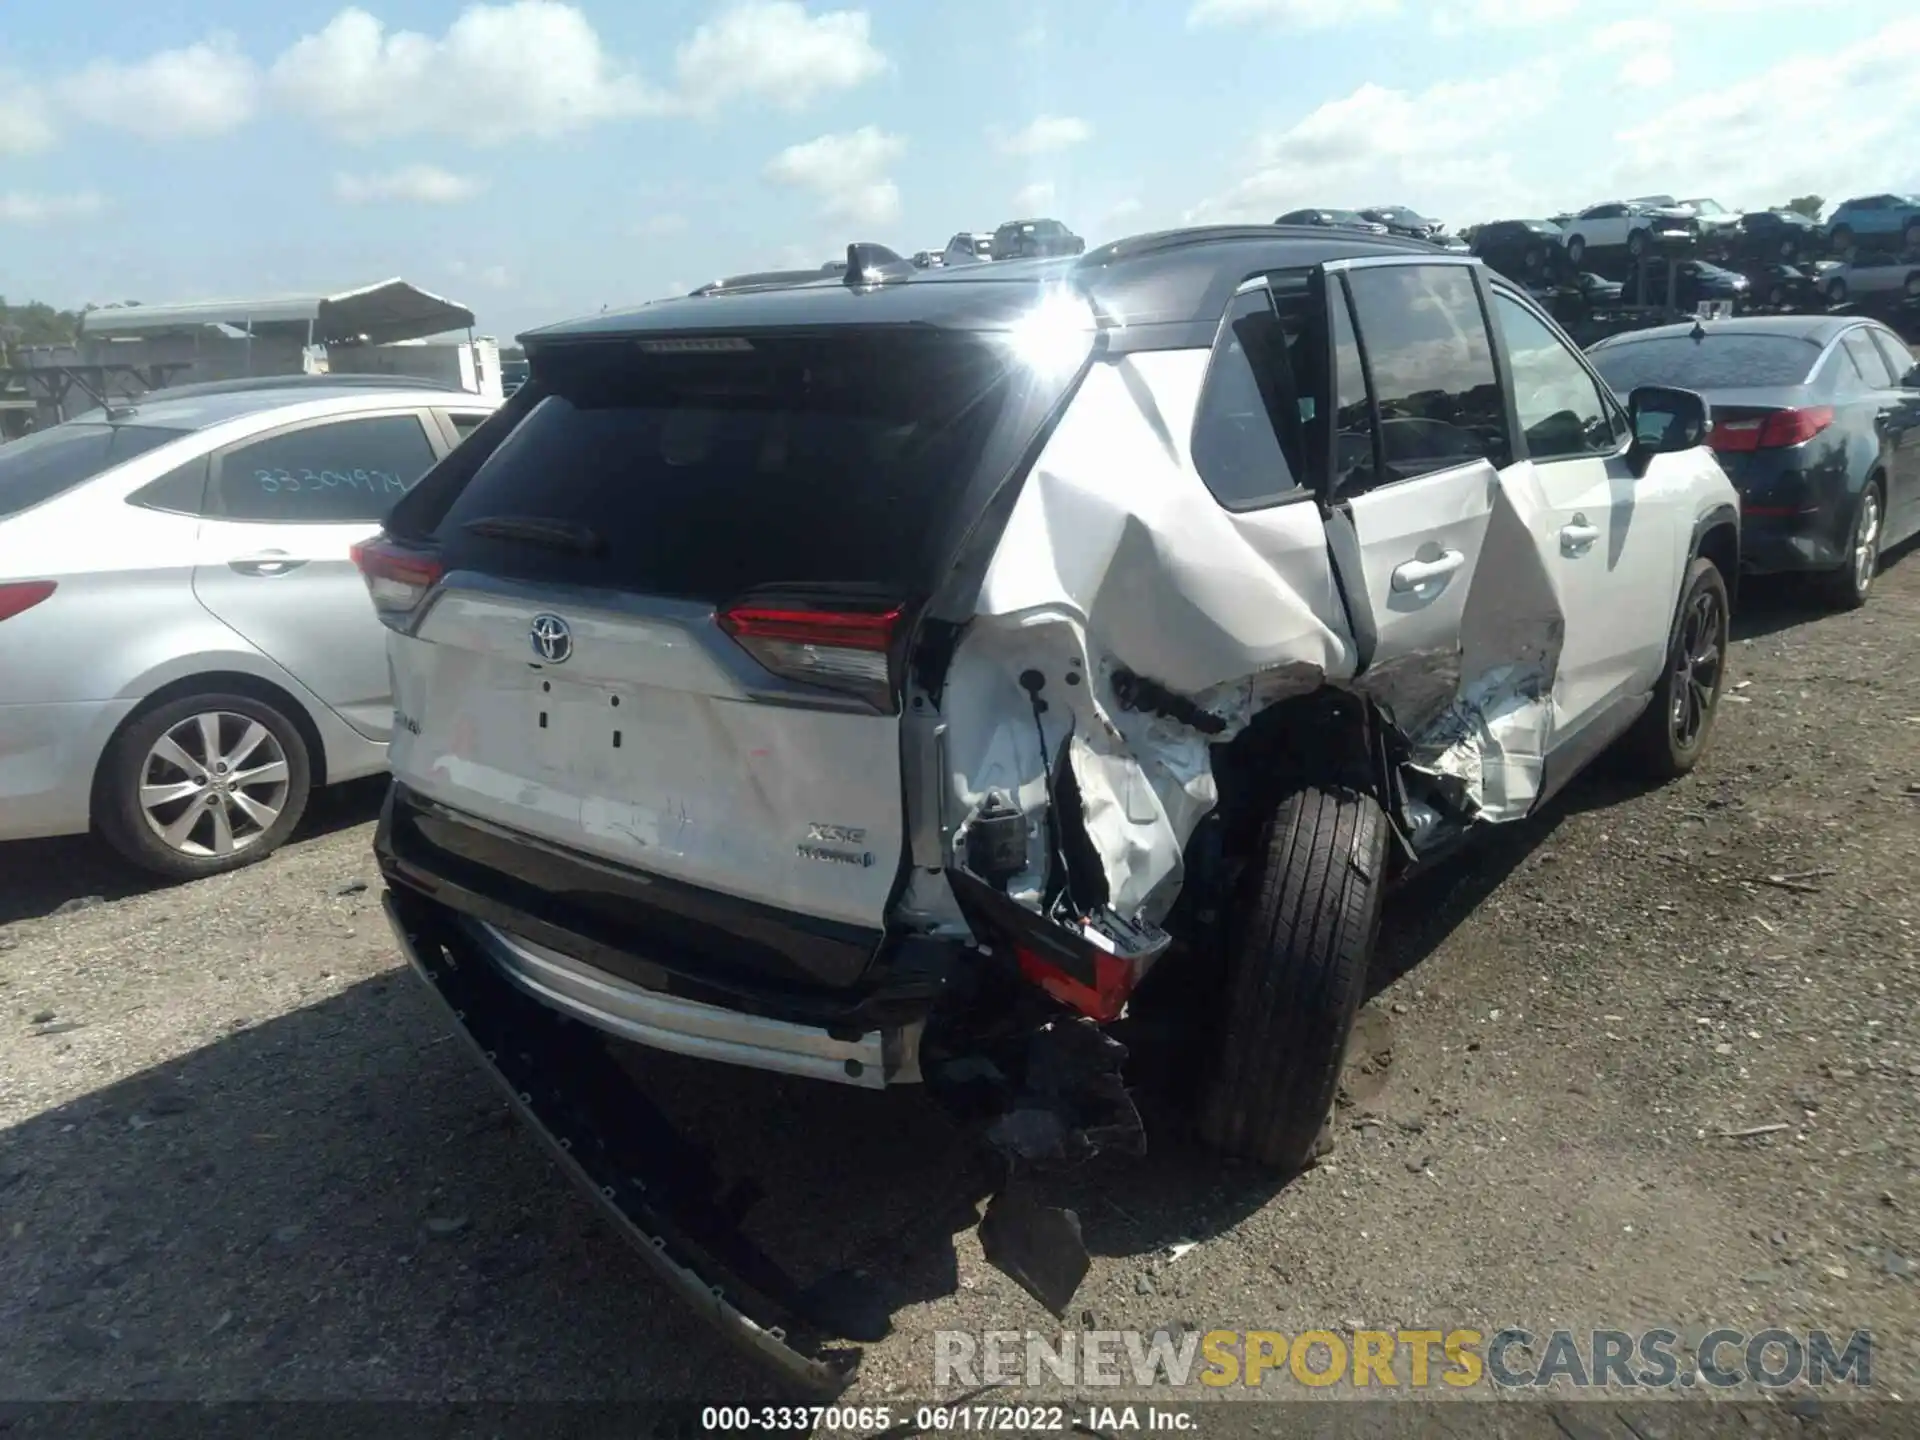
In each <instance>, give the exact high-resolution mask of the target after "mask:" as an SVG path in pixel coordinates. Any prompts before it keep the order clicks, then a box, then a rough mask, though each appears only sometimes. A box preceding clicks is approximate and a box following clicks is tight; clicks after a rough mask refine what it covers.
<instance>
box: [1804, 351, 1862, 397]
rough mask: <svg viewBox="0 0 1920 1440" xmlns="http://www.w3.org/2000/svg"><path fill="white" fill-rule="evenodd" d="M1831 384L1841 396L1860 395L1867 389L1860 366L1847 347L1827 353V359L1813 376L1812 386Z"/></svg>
mask: <svg viewBox="0 0 1920 1440" xmlns="http://www.w3.org/2000/svg"><path fill="white" fill-rule="evenodd" d="M1829 382H1830V383H1831V384H1832V385H1833V388H1834V390H1835V391H1836V392H1837V393H1839V394H1841V395H1858V394H1859V393H1860V392H1861V391H1863V390H1865V389H1866V388H1867V382H1866V380H1865V379H1864V378H1863V377H1862V376H1861V374H1860V364H1859V362H1858V361H1857V360H1855V359H1854V358H1853V353H1852V352H1851V351H1850V350H1848V349H1847V347H1846V346H1845V345H1836V346H1834V348H1833V349H1832V350H1830V351H1828V352H1827V358H1826V359H1825V360H1823V361H1822V362H1821V363H1820V368H1819V369H1818V370H1816V371H1815V372H1814V374H1813V377H1812V379H1811V380H1810V381H1809V383H1810V384H1814V385H1819V384H1824V383H1829Z"/></svg>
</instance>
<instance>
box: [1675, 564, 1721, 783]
mask: <svg viewBox="0 0 1920 1440" xmlns="http://www.w3.org/2000/svg"><path fill="white" fill-rule="evenodd" d="M1726 630H1727V616H1726V612H1725V611H1724V610H1723V609H1722V607H1721V604H1720V597H1719V596H1718V595H1717V594H1715V593H1714V592H1713V591H1712V590H1701V591H1699V592H1698V593H1697V594H1696V595H1694V597H1693V599H1692V600H1691V601H1689V602H1688V604H1687V612H1686V614H1685V615H1684V616H1682V617H1681V620H1680V644H1679V647H1678V653H1677V654H1676V655H1675V656H1674V665H1673V679H1674V685H1673V711H1672V714H1671V716H1670V717H1669V723H1670V724H1671V725H1672V726H1673V740H1674V744H1675V745H1676V746H1678V747H1679V748H1680V749H1682V750H1691V749H1692V748H1693V747H1694V746H1695V745H1697V744H1698V743H1699V742H1700V737H1701V735H1702V734H1703V733H1704V732H1705V731H1706V728H1707V722H1708V720H1709V719H1711V718H1712V716H1713V703H1714V698H1715V696H1716V695H1717V694H1718V692H1719V689H1720V667H1721V664H1722V663H1723V660H1724V656H1725V648H1726Z"/></svg>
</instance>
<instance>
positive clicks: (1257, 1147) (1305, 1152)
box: [1199, 789, 1387, 1174]
mask: <svg viewBox="0 0 1920 1440" xmlns="http://www.w3.org/2000/svg"><path fill="white" fill-rule="evenodd" d="M1386 864H1387V819H1386V816H1385V815H1384V814H1382V813H1381V810H1380V807H1379V805H1378V804H1376V803H1375V802H1374V800H1373V799H1372V797H1371V796H1367V795H1362V794H1359V793H1357V792H1355V791H1351V790H1317V789H1305V790H1298V791H1295V792H1294V793H1292V794H1290V795H1288V796H1286V797H1285V798H1283V799H1282V800H1281V801H1280V803H1279V805H1278V806H1277V807H1275V809H1274V813H1273V815H1272V817H1271V818H1270V819H1269V820H1268V822H1267V827H1266V830H1265V833H1264V834H1263V836H1262V841H1261V853H1260V855H1259V857H1258V858H1257V859H1256V860H1255V862H1254V863H1253V864H1252V865H1251V866H1250V867H1249V870H1248V875H1247V888H1246V890H1245V891H1244V893H1243V896H1242V899H1241V904H1240V907H1239V911H1240V913H1239V915H1238V917H1237V918H1236V921H1235V923H1234V924H1233V926H1232V929H1231V931H1230V934H1229V939H1228V942H1227V943H1228V951H1227V977H1226V992H1225V994H1224V995H1223V996H1222V997H1221V998H1222V999H1223V1001H1224V1002H1225V1007H1226V1014H1225V1017H1224V1021H1223V1023H1222V1024H1221V1026H1220V1030H1219V1034H1218V1044H1217V1048H1216V1051H1215V1055H1216V1058H1215V1060H1214V1062H1213V1071H1212V1074H1211V1075H1210V1076H1209V1077H1208V1079H1207V1082H1206V1085H1205V1088H1204V1090H1203V1092H1202V1098H1201V1102H1200V1114H1199V1129H1200V1135H1201V1138H1202V1139H1203V1140H1205V1141H1206V1143H1207V1144H1208V1145H1210V1146H1212V1147H1213V1148H1214V1149H1216V1150H1220V1151H1223V1152H1225V1153H1227V1154H1229V1155H1239V1156H1244V1157H1246V1158H1248V1159H1251V1160H1255V1161H1258V1162H1259V1163H1260V1164H1262V1165H1266V1166H1270V1167H1272V1168H1273V1169H1275V1170H1278V1171H1281V1172H1282V1173H1285V1174H1293V1173H1295V1172H1297V1171H1300V1170H1303V1169H1305V1168H1306V1166H1307V1165H1308V1164H1309V1163H1311V1161H1312V1159H1313V1155H1314V1145H1315V1142H1316V1141H1317V1140H1318V1138H1319V1136H1320V1131H1321V1127H1322V1126H1323V1125H1324V1124H1325V1123H1326V1118H1327V1112H1328V1111H1329V1110H1331V1109H1332V1108H1333V1100H1334V1094H1335V1092H1336V1091H1337V1089H1338V1088H1339V1084H1340V1067H1341V1065H1342V1063H1343V1062H1344V1061H1345V1059H1346V1054H1347V1040H1348V1037H1349V1036H1350V1035H1351V1033H1352V1030H1353V1017H1354V1013H1355V1012H1356V1011H1357V1010H1358V1009H1359V1008H1360V1002H1361V1000H1362V999H1363V998H1364V997H1365V993H1366V984H1367V962H1368V960H1369V959H1370V958H1371V956H1372V953H1373V942H1374V936H1375V935H1376V934H1377V933H1378V931H1379V928H1380V897H1381V894H1382V891H1383V890H1384V888H1385V879H1386Z"/></svg>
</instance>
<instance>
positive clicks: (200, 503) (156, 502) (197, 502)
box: [127, 455, 207, 515]
mask: <svg viewBox="0 0 1920 1440" xmlns="http://www.w3.org/2000/svg"><path fill="white" fill-rule="evenodd" d="M127 503H128V504H129V505H138V506H140V507H141V508H142V509H145V510H170V511H172V512H173V513H174V514H176V515H202V514H205V513H206V508H205V507H206V503H207V457H206V456H204V455H202V456H200V457H199V458H198V459H195V460H189V461H187V462H186V463H185V464H183V465H176V466H174V467H173V469H171V470H169V471H168V472H167V473H166V474H164V475H162V476H161V477H160V478H159V479H157V480H149V481H148V482H147V483H146V484H144V485H142V486H141V487H140V488H139V489H138V490H136V491H134V492H133V494H131V495H129V496H128V497H127Z"/></svg>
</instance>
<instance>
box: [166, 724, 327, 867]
mask: <svg viewBox="0 0 1920 1440" xmlns="http://www.w3.org/2000/svg"><path fill="white" fill-rule="evenodd" d="M290 783H291V774H290V771H289V769H288V766H287V754H286V751H285V749H284V748H282V746H281V744H280V741H279V740H278V739H277V738H276V737H275V736H274V733H273V732H272V731H271V730H269V729H268V728H267V727H266V726H265V725H263V724H261V723H260V721H258V720H256V719H254V718H253V716H251V715H240V714H236V713H234V712H233V711H231V710H207V711H202V712H201V713H200V714H197V715H189V716H187V717H186V718H185V719H184V720H181V721H180V722H179V723H178V724H176V725H173V726H171V727H169V728H168V730H167V732H166V733H165V734H163V735H162V736H161V737H160V738H159V739H158V740H156V741H154V742H153V746H152V748H151V749H149V750H148V751H147V756H146V759H145V761H144V762H143V763H142V764H141V767H140V797H139V798H140V810H141V813H142V814H143V815H145V817H146V821H147V825H148V827H149V828H150V829H151V830H152V831H153V833H154V834H155V835H156V836H157V837H159V840H160V843H161V844H163V845H165V846H166V847H167V848H168V849H169V850H172V851H175V852H176V853H178V854H181V855H189V856H192V857H194V858H196V859H224V858H225V857H227V856H229V855H232V854H234V853H236V852H238V851H241V850H246V849H249V848H251V847H252V846H254V845H257V844H259V843H260V840H261V837H262V836H264V835H265V834H266V833H267V831H268V830H270V829H272V828H273V824H274V822H275V821H276V820H278V819H279V818H280V813H281V811H283V810H284V809H285V808H286V804H287V790H288V787H289V785H290Z"/></svg>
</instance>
